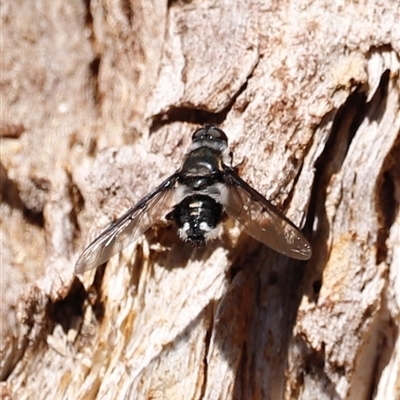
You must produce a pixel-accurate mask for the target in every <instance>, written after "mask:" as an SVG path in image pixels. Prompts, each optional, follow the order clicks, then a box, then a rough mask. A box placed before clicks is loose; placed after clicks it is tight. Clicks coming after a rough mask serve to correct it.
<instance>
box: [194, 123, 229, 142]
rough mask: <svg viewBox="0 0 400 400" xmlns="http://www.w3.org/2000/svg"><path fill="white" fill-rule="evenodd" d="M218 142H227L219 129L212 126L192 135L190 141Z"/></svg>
mask: <svg viewBox="0 0 400 400" xmlns="http://www.w3.org/2000/svg"><path fill="white" fill-rule="evenodd" d="M199 139H205V140H218V141H221V142H228V138H227V137H226V135H225V133H224V131H223V130H221V129H219V128H218V127H216V126H214V125H209V126H205V127H204V128H200V129H198V130H197V131H195V132H194V133H193V136H192V140H193V141H195V140H199Z"/></svg>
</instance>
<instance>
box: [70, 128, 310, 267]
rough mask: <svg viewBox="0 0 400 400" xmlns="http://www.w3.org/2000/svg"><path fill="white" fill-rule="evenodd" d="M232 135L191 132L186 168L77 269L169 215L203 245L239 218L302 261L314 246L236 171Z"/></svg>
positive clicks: (106, 235)
mask: <svg viewBox="0 0 400 400" xmlns="http://www.w3.org/2000/svg"><path fill="white" fill-rule="evenodd" d="M230 156H231V155H230V154H229V152H228V138H227V137H226V135H225V133H224V132H223V131H222V130H221V129H219V128H217V127H216V126H212V125H211V126H205V127H203V128H200V129H198V130H196V131H195V132H194V134H193V136H192V144H191V147H190V151H189V153H188V154H187V155H186V158H185V160H184V162H183V165H182V168H181V169H179V170H178V171H176V172H175V173H174V174H172V175H171V176H170V177H169V178H167V179H166V180H165V181H164V182H163V183H161V185H160V186H158V187H157V188H156V189H155V190H153V191H152V192H151V193H149V194H148V195H147V196H146V197H144V198H143V199H142V200H140V201H139V203H137V204H136V205H135V206H133V207H132V208H131V209H130V210H128V211H127V212H126V213H125V214H124V215H123V216H122V217H120V218H119V219H117V220H116V221H115V222H114V223H113V224H111V225H110V226H109V227H108V228H107V229H106V230H105V231H104V232H103V233H102V234H101V235H100V236H99V237H98V238H97V239H95V240H94V242H93V243H91V244H90V245H89V246H88V247H87V248H86V250H85V251H84V252H83V253H82V255H81V256H80V257H79V259H78V262H77V263H76V267H75V271H76V273H81V272H84V271H87V270H89V269H91V268H95V267H97V266H99V265H100V264H103V263H104V262H106V261H107V260H108V259H109V258H110V257H112V256H113V255H115V254H117V253H118V252H120V251H121V250H122V249H123V248H125V247H126V246H128V245H129V244H130V243H131V242H133V241H134V240H136V239H137V238H138V237H139V236H140V235H142V234H143V233H144V232H145V231H146V230H147V229H149V228H150V227H151V226H152V225H153V224H155V223H156V222H157V221H159V220H161V219H162V218H163V217H165V218H166V219H167V220H169V221H172V222H174V223H175V224H176V225H177V227H178V232H179V236H180V237H181V239H182V240H184V241H187V242H190V243H192V244H193V245H194V246H204V245H205V244H206V243H207V241H208V240H210V239H213V238H215V236H216V232H217V229H216V228H217V226H218V224H219V223H220V222H221V221H222V220H223V218H224V216H225V215H227V216H228V217H230V218H232V219H234V220H236V221H238V222H239V223H240V225H242V227H243V228H244V230H245V231H246V232H247V233H248V234H249V235H250V236H252V237H253V238H255V239H256V240H258V241H259V242H261V243H264V244H266V245H267V246H269V247H270V248H272V249H274V250H275V251H277V252H279V253H282V254H284V255H286V256H288V257H292V258H296V259H299V260H308V259H309V258H310V257H311V246H310V244H309V243H308V241H307V239H306V238H305V237H304V236H303V234H302V233H301V232H300V231H299V230H298V229H297V228H296V226H295V225H294V224H293V223H292V222H291V221H290V220H289V219H287V218H286V217H285V216H284V215H283V214H282V213H281V212H280V211H279V210H278V209H277V208H276V207H274V206H273V205H272V204H271V203H270V202H269V201H268V200H267V199H265V198H264V196H262V195H261V194H260V193H258V192H257V191H256V190H255V189H253V188H252V187H250V186H249V185H248V184H247V183H246V182H245V181H243V180H242V179H241V178H240V177H239V176H238V174H237V172H236V169H235V168H234V167H231V166H228V164H230V162H229V161H230V158H229V157H230Z"/></svg>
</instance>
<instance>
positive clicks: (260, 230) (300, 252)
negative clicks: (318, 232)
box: [221, 169, 312, 260]
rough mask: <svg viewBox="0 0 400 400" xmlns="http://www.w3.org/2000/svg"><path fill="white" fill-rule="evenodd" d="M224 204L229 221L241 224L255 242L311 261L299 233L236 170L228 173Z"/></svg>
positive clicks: (224, 187)
mask: <svg viewBox="0 0 400 400" xmlns="http://www.w3.org/2000/svg"><path fill="white" fill-rule="evenodd" d="M225 181H226V182H225V183H226V186H223V189H222V192H221V202H222V205H223V206H224V208H225V211H226V213H227V214H228V216H229V217H230V218H233V219H236V220H237V221H239V222H240V223H241V224H242V225H243V227H244V230H245V231H246V232H247V233H248V234H249V235H250V236H252V237H253V238H254V239H256V240H258V241H259V242H261V243H264V244H265V245H267V246H268V247H271V248H272V249H273V250H275V251H277V252H279V253H282V254H285V255H286V256H288V257H291V258H296V259H298V260H308V259H309V258H310V257H311V253H312V252H311V246H310V244H309V243H308V241H307V239H306V238H305V237H304V236H303V234H302V233H301V232H300V231H299V229H298V228H297V227H296V226H295V225H294V224H293V223H292V222H291V221H290V220H289V219H288V218H286V217H285V216H284V215H283V214H282V213H281V212H280V211H279V210H278V209H277V208H276V207H274V206H273V205H272V204H271V203H270V202H269V201H268V200H267V199H265V198H264V197H263V196H262V195H261V194H260V193H258V192H257V191H256V190H254V189H253V188H252V187H251V186H249V185H248V184H247V183H246V182H245V181H243V180H242V179H241V178H240V177H239V176H238V175H237V174H236V173H235V172H234V170H231V169H228V170H227V171H225Z"/></svg>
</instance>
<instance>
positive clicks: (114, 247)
mask: <svg viewBox="0 0 400 400" xmlns="http://www.w3.org/2000/svg"><path fill="white" fill-rule="evenodd" d="M177 179H178V174H177V173H176V174H174V175H172V176H171V177H169V178H168V179H167V180H165V181H164V182H163V183H162V184H161V185H160V186H159V187H158V188H157V189H155V190H154V191H153V192H151V193H150V194H148V195H147V196H146V197H144V198H143V199H142V200H140V201H139V203H137V204H136V205H135V206H133V207H132V208H131V209H129V210H128V211H127V212H126V213H125V214H124V215H123V216H122V217H120V218H118V219H117V220H116V221H115V222H114V223H112V224H111V225H110V226H109V227H108V228H107V229H106V230H105V231H104V232H103V233H101V234H100V236H98V237H97V238H96V239H95V240H94V241H93V242H92V243H91V244H90V245H89V246H88V247H87V248H86V249H85V251H84V252H83V253H82V255H81V256H80V257H79V259H78V261H77V263H76V266H75V273H77V274H80V273H83V272H85V271H87V270H89V269H92V268H96V267H98V266H99V265H101V264H103V263H105V262H106V261H108V260H109V259H110V258H111V257H112V256H114V255H115V254H117V253H119V252H120V251H121V250H123V249H124V248H125V247H127V246H128V245H129V244H130V243H132V242H133V241H135V240H136V239H137V238H138V237H139V236H140V235H142V234H143V233H144V232H145V231H147V229H149V228H150V227H151V226H152V225H154V223H156V222H157V221H159V220H160V219H161V218H162V217H163V216H164V215H165V214H166V212H167V211H168V210H169V209H170V208H171V207H172V203H173V200H174V193H175V190H174V186H175V183H176V181H177Z"/></svg>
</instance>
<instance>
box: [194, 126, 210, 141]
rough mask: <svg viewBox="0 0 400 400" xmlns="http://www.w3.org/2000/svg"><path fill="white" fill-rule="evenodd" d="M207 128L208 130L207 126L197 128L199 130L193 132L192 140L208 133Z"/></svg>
mask: <svg viewBox="0 0 400 400" xmlns="http://www.w3.org/2000/svg"><path fill="white" fill-rule="evenodd" d="M206 130H207V128H200V129H197V131H195V132H194V133H193V136H192V140H196V139H201V138H204V136H205V134H206Z"/></svg>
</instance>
